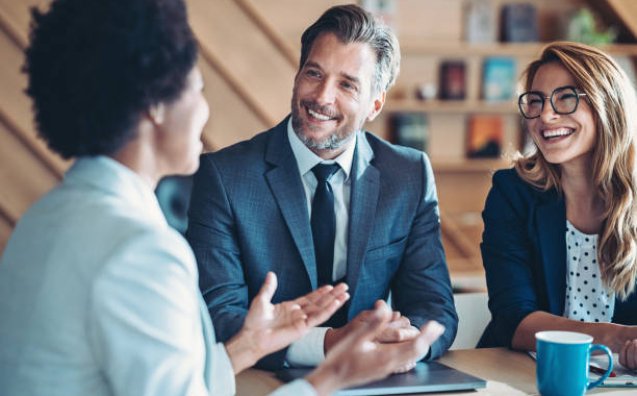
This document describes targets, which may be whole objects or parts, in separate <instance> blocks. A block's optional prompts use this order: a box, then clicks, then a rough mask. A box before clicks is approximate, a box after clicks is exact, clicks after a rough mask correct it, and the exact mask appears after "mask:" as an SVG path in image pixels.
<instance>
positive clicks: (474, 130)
mask: <svg viewBox="0 0 637 396" xmlns="http://www.w3.org/2000/svg"><path fill="white" fill-rule="evenodd" d="M350 2H351V1H350ZM47 3H48V1H37V0H20V1H16V0H0V59H1V61H0V252H1V251H2V250H3V248H4V245H5V244H6V241H7V239H8V238H9V235H10V233H11V231H12V229H13V227H14V226H15V224H16V222H17V221H18V220H19V218H20V216H21V214H22V213H23V212H24V211H25V210H26V209H27V208H28V207H29V206H30V205H31V204H32V203H33V202H34V201H35V200H37V199H38V198H39V197H40V196H41V195H42V194H44V193H45V192H47V191H48V190H50V189H51V188H53V187H54V186H55V185H56V184H57V183H58V182H59V181H60V180H61V178H62V175H63V173H64V171H65V170H66V169H67V168H68V167H69V165H70V163H69V162H67V161H64V160H62V159H61V158H59V157H58V156H56V155H55V154H52V153H51V152H50V151H49V150H48V149H47V148H46V145H45V144H44V143H43V142H42V141H41V140H40V139H38V137H37V135H36V133H35V130H34V126H33V121H32V115H31V105H30V102H29V100H28V98H27V97H26V95H25V94H24V92H23V91H24V88H25V86H26V78H25V76H24V75H23V74H21V72H20V69H21V65H22V62H23V50H24V49H25V47H26V45H27V42H28V26H29V8H30V7H32V6H38V7H46V6H47ZM187 3H188V5H189V14H190V19H191V23H192V26H193V27H194V30H195V33H196V35H197V37H198V39H199V43H200V50H201V56H200V60H199V66H200V68H201V70H202V72H203V75H204V78H205V81H206V89H205V95H206V97H207V98H208V101H209V103H210V106H211V110H212V117H211V119H210V121H209V122H208V125H207V126H206V129H205V132H204V135H203V141H204V145H205V149H206V150H208V151H212V150H217V149H220V148H223V147H226V146H228V145H230V144H233V143H235V142H238V141H240V140H244V139H247V138H250V137H252V136H253V135H255V134H256V133H258V132H260V131H263V130H265V129H268V128H270V127H272V126H273V125H275V124H276V123H278V122H279V121H280V120H281V119H283V118H284V117H285V116H286V115H287V114H288V112H289V106H290V98H291V92H292V83H293V78H294V74H295V72H296V69H297V67H298V64H297V63H298V57H299V51H300V37H301V33H302V32H303V30H304V29H305V28H306V27H307V26H309V25H310V24H311V23H312V22H313V21H314V20H315V19H316V18H318V16H319V15H320V14H321V13H322V12H323V11H324V10H325V9H327V8H328V7H330V6H332V5H336V4H342V3H347V2H344V1H331V0H321V1H319V0H187ZM359 4H361V5H363V6H364V7H366V8H367V9H369V10H370V11H372V12H373V13H375V14H376V15H377V16H378V17H379V18H382V19H383V20H384V21H385V22H386V23H388V24H390V25H391V26H393V27H394V28H395V29H396V31H397V33H398V36H399V39H400V43H401V48H402V70H401V74H400V76H399V78H398V81H397V84H396V86H395V87H394V88H393V89H392V90H391V91H390V92H389V95H388V99H387V102H386V105H385V109H384V111H383V113H382V114H381V116H380V117H379V118H378V119H377V120H376V121H374V122H373V123H372V124H371V125H368V129H369V130H371V131H372V132H374V133H376V134H378V135H379V136H381V137H384V138H386V139H389V140H391V141H393V142H395V143H398V144H403V145H408V146H412V147H416V148H418V149H420V150H424V151H426V152H427V153H428V154H429V156H430V157H431V159H432V163H433V167H434V171H435V175H436V182H437V185H438V194H439V198H440V207H441V213H442V226H443V242H444V244H445V249H446V252H447V257H448V263H449V268H450V271H451V274H452V282H453V284H454V288H455V289H456V290H457V291H463V290H464V291H473V290H483V289H484V276H483V271H482V264H481V259H480V251H479V243H480V240H481V232H482V220H481V217H480V211H481V210H482V207H483V204H484V200H485V197H486V194H487V191H488V189H489V187H490V176H491V174H492V172H493V171H494V170H495V169H499V168H503V167H507V166H509V164H510V158H511V155H512V154H514V153H515V152H517V151H525V150H532V146H531V145H529V142H528V141H527V139H526V138H525V136H524V134H523V132H522V131H521V128H520V118H519V116H518V115H517V107H516V100H517V92H518V90H519V81H518V78H519V75H520V73H521V72H522V71H523V69H524V67H525V65H526V64H527V63H528V62H529V61H530V60H532V59H533V58H535V57H536V56H537V55H538V54H539V52H540V50H541V48H542V43H545V42H548V41H552V40H559V39H569V40H575V41H582V42H586V43H589V44H593V45H596V46H600V47H601V48H604V49H605V50H607V51H608V52H609V53H611V54H612V55H613V56H614V57H615V58H616V59H617V60H618V61H619V62H620V64H621V65H622V66H623V67H624V68H625V70H626V72H627V73H628V74H629V75H630V76H631V77H632V78H633V81H634V75H635V73H634V66H635V60H636V59H637V42H636V41H635V37H636V35H637V1H634V0H363V1H359ZM190 187H191V179H190V178H188V177H185V178H184V177H179V178H167V179H166V180H164V181H163V182H162V183H161V184H160V186H159V187H158V190H157V195H158V197H159V199H160V201H161V204H162V208H163V209H164V211H165V212H166V214H167V217H168V219H169V221H170V222H171V224H172V225H173V226H174V227H175V228H177V229H179V230H180V231H183V230H185V227H186V224H187V223H186V218H185V214H186V210H187V204H188V197H189V193H190Z"/></svg>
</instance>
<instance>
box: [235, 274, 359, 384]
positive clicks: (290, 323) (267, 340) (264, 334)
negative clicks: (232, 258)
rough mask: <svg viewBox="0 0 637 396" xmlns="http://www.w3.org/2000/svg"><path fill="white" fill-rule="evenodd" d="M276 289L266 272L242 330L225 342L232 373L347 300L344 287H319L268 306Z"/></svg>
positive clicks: (273, 278) (300, 334)
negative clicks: (300, 295)
mask: <svg viewBox="0 0 637 396" xmlns="http://www.w3.org/2000/svg"><path fill="white" fill-rule="evenodd" d="M276 288H277V279H276V275H274V273H272V272H268V274H267V276H266V278H265V281H264V282H263V286H261V290H260V291H259V294H257V295H256V296H255V298H254V299H253V301H252V303H251V304H250V310H249V311H248V314H247V316H246V319H245V322H244V324H243V327H242V328H241V330H240V331H239V333H238V334H237V335H236V336H234V337H233V338H232V339H230V340H228V342H227V343H226V350H227V352H228V356H229V357H230V361H231V362H232V367H233V369H234V372H235V374H238V373H239V372H241V371H243V370H244V369H246V368H248V367H251V366H252V365H254V363H256V362H257V360H259V359H260V358H262V357H263V356H265V355H267V354H270V353H272V352H275V351H278V350H279V349H281V348H284V347H286V346H288V345H290V344H291V343H292V342H294V341H296V340H298V339H299V338H301V337H303V336H304V335H305V334H306V333H307V332H308V331H309V330H310V329H311V328H312V327H314V326H317V325H319V324H321V323H323V322H324V321H326V320H327V319H329V317H330V316H332V314H334V312H336V310H337V309H339V308H340V307H341V306H342V305H343V303H344V302H345V301H347V300H348V299H349V294H348V293H347V285H346V284H344V283H340V284H338V285H336V286H330V285H327V286H323V287H321V288H319V289H317V290H315V291H313V292H311V293H309V294H306V295H305V296H302V297H299V298H297V299H295V300H292V301H285V302H282V303H280V304H272V302H271V300H272V296H274V292H275V291H276Z"/></svg>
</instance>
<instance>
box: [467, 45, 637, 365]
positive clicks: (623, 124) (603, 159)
mask: <svg viewBox="0 0 637 396" xmlns="http://www.w3.org/2000/svg"><path fill="white" fill-rule="evenodd" d="M525 77H526V79H525V91H526V92H524V93H523V94H522V95H520V97H519V101H518V104H519V109H520V113H521V115H522V117H523V123H524V128H525V130H526V132H527V133H528V134H529V135H530V136H531V138H532V139H533V143H534V145H535V150H534V152H532V153H531V154H529V155H526V156H524V157H520V158H518V159H517V160H516V161H515V165H514V167H513V169H507V170H501V171H498V172H496V173H495V175H494V176H493V186H492V188H491V191H490V192H489V195H488V197H487V201H486V205H485V209H484V212H483V219H484V234H483V241H482V245H481V248H482V257H483V262H484V267H485V270H486V277H487V286H488V289H489V308H490V310H491V313H492V320H491V322H490V323H489V325H488V326H487V328H486V330H485V332H484V334H483V336H482V338H481V340H480V342H479V345H478V346H479V347H494V346H506V347H511V348H514V349H521V350H533V349H535V337H534V335H535V333H536V332H538V331H541V330H570V331H579V332H583V333H587V334H590V335H592V336H594V338H595V342H597V343H602V344H605V345H608V346H609V347H610V348H611V349H612V350H613V351H614V352H617V353H619V354H620V362H621V363H622V364H624V365H626V366H628V367H632V368H637V326H635V325H637V296H636V293H635V281H636V276H637V215H636V212H635V209H636V205H637V203H636V201H635V198H636V195H637V178H636V171H635V166H636V163H635V161H636V158H635V155H636V152H635V143H636V142H635V138H636V136H637V118H636V114H637V99H636V96H635V91H634V88H633V85H632V83H631V81H630V80H629V79H628V78H627V76H626V74H625V73H624V72H623V71H622V70H621V69H620V67H619V66H618V65H617V63H616V62H615V61H613V59H612V58H611V57H609V56H608V55H607V54H605V53H603V52H602V51H600V50H598V49H595V48H592V47H589V46H586V45H583V44H577V43H570V42H556V43H552V44H549V45H548V46H547V47H546V48H544V50H543V51H542V54H541V56H540V57H539V59H537V60H535V61H534V62H532V63H531V64H530V65H529V66H528V68H527V69H526V72H525Z"/></svg>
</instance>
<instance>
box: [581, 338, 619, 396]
mask: <svg viewBox="0 0 637 396" xmlns="http://www.w3.org/2000/svg"><path fill="white" fill-rule="evenodd" d="M595 351H603V352H604V353H606V356H608V369H606V372H605V373H604V375H602V377H601V378H600V379H598V380H597V381H595V382H593V383H591V382H590V381H589V382H588V384H587V385H586V390H591V389H593V388H595V387H597V386H600V385H601V384H602V383H603V382H604V381H606V378H608V376H609V375H610V373H611V372H612V371H613V354H612V353H611V351H610V349H608V347H606V346H605V345H601V344H592V345H591V346H590V347H589V348H588V354H589V355H591V354H592V353H593V352H595Z"/></svg>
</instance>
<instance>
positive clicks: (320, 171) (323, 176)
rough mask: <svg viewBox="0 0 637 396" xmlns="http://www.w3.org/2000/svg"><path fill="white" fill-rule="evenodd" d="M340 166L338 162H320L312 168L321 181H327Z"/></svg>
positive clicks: (317, 178)
mask: <svg viewBox="0 0 637 396" xmlns="http://www.w3.org/2000/svg"><path fill="white" fill-rule="evenodd" d="M340 168H341V167H340V166H338V164H318V165H316V166H315V167H314V168H312V173H314V176H316V180H318V182H319V183H325V182H326V181H327V179H329V178H330V177H331V176H332V175H333V174H334V173H336V172H338V170H339V169H340Z"/></svg>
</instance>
